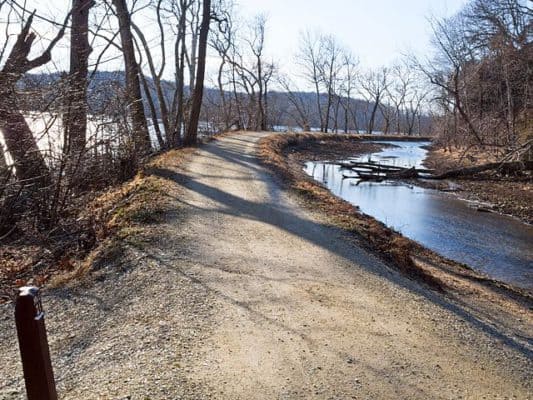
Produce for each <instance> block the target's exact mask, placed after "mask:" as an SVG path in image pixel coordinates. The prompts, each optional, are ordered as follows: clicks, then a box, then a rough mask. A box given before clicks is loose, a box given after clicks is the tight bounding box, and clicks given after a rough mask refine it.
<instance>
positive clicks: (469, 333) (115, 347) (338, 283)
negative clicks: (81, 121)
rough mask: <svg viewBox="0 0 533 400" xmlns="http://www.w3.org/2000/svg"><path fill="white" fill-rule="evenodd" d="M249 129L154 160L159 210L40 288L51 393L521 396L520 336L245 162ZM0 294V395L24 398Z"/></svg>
mask: <svg viewBox="0 0 533 400" xmlns="http://www.w3.org/2000/svg"><path fill="white" fill-rule="evenodd" d="M262 135H264V134H260V133H243V134H239V135H236V136H232V137H226V138H224V139H222V140H219V141H215V142H212V143H210V144H208V145H206V146H203V147H202V148H200V149H199V150H198V152H197V154H196V155H195V157H194V158H193V160H192V161H191V163H190V164H189V165H188V166H187V169H186V170H185V171H181V170H173V169H160V170H159V171H157V173H158V174H160V175H161V176H163V177H165V178H167V179H168V180H169V181H171V182H172V184H173V186H174V189H173V190H172V191H171V192H170V193H169V194H170V195H171V196H173V197H174V198H175V210H173V211H171V212H169V213H168V215H166V218H165V221H164V222H163V223H160V224H158V225H157V226H152V227H150V228H149V229H148V233H147V234H146V235H144V236H143V237H142V238H138V239H136V240H130V241H129V242H128V243H127V244H125V249H126V250H125V253H124V254H123V255H121V256H120V257H113V258H110V260H111V259H112V260H113V262H110V263H108V264H107V265H106V266H105V268H102V269H99V270H97V271H95V272H94V273H93V274H92V275H91V276H90V278H88V279H87V280H86V281H85V282H83V283H82V284H79V285H76V286H72V287H68V288H63V289H56V290H48V291H47V292H46V293H45V296H44V305H45V308H46V310H47V312H48V316H47V324H48V332H49V339H50V342H51V352H52V358H53V363H54V368H55V374H56V378H57V382H58V390H59V392H60V397H61V398H62V399H126V398H131V399H141V400H146V399H210V398H213V399H216V398H219V399H276V398H278V399H309V398H316V399H350V398H360V399H465V398H467V399H481V398H491V399H503V398H513V399H514V398H516V399H528V398H530V397H533V388H532V383H531V382H532V381H533V380H532V375H533V374H532V372H533V364H532V359H531V355H532V352H531V346H527V345H524V344H523V343H524V342H526V343H527V338H526V339H524V338H522V340H520V341H518V340H515V339H516V338H513V337H512V336H509V335H507V334H503V333H501V332H499V331H498V329H497V328H496V326H497V325H495V324H493V323H492V322H490V321H486V320H481V319H479V318H477V317H476V316H474V315H473V314H471V313H469V312H468V311H465V310H463V309H462V308H461V307H460V306H458V305H456V304H454V303H452V302H451V301H448V300H447V299H446V298H445V297H444V296H441V295H438V294H436V293H434V292H432V291H429V290H426V289H425V288H423V287H421V286H420V285H418V284H416V283H414V282H412V281H410V280H408V279H406V278H404V277H402V276H400V275H399V274H397V273H396V272H395V271H393V270H391V269H389V268H387V267H386V266H385V265H383V263H382V262H380V261H379V260H378V259H376V258H375V257H373V256H372V255H370V254H368V253H367V252H366V251H365V250H362V249H360V248H357V247H355V246H354V245H353V244H350V243H349V242H348V241H346V240H344V238H343V236H342V233H341V232H339V231H337V230H336V229H334V228H332V227H329V226H327V225H326V224H325V223H324V222H323V221H322V220H321V219H320V216H317V215H314V214H312V213H309V212H308V211H305V210H303V209H302V208H301V207H299V206H298V202H297V201H296V200H295V199H293V198H292V197H291V196H290V195H288V194H287V193H286V192H285V191H284V190H282V189H281V188H280V187H279V185H278V184H277V183H276V182H275V180H273V179H272V178H271V177H270V175H269V174H268V173H266V172H265V171H264V169H263V167H261V166H260V164H259V163H258V161H257V159H256V157H255V148H256V143H257V140H258V139H259V138H260V137H261V136H262ZM1 307H2V308H0V313H1V314H0V399H2V398H5V399H19V398H24V395H23V393H24V391H23V382H22V380H21V378H20V377H21V370H20V367H19V358H18V350H17V347H16V341H15V339H14V330H13V326H12V325H13V322H12V312H13V309H12V305H3V306H1ZM522 323H523V321H522ZM530 326H531V325H530ZM532 330H533V328H532V329H529V331H530V332H531V331H532ZM530 343H531V342H530Z"/></svg>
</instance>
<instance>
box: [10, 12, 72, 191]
mask: <svg viewBox="0 0 533 400" xmlns="http://www.w3.org/2000/svg"><path fill="white" fill-rule="evenodd" d="M34 16H35V13H32V14H31V15H30V16H29V17H28V19H27V20H26V22H25V23H24V25H23V27H22V30H21V32H20V34H19V35H18V37H17V40H16V42H15V43H14V45H13V47H12V49H11V51H10V53H9V55H8V57H7V59H6V62H5V64H4V67H3V68H2V70H1V71H0V129H1V130H2V132H3V134H4V139H5V142H6V145H7V150H8V152H9V154H10V155H11V157H12V159H13V161H14V163H15V174H16V176H17V179H19V181H22V182H24V183H27V184H30V183H31V184H33V185H35V186H36V187H38V188H45V187H47V186H48V185H49V184H50V181H51V177H50V171H49V169H48V166H47V165H46V163H45V160H44V158H43V156H42V154H41V152H40V150H39V148H38V146H37V142H36V140H35V138H34V137H33V134H32V132H31V130H30V128H29V126H28V123H27V122H26V120H25V119H24V115H23V114H22V112H21V111H20V109H19V107H18V102H17V94H16V89H15V85H16V83H17V82H18V81H19V79H20V78H21V77H22V75H23V74H25V73H26V72H28V71H31V70H32V69H34V68H37V67H40V66H42V65H44V64H46V63H48V62H49V61H50V60H51V54H52V50H53V48H54V47H55V45H56V44H57V42H58V41H59V40H60V39H61V38H62V37H63V35H64V32H65V27H66V23H67V20H65V22H64V24H63V26H62V27H61V29H60V30H59V32H58V33H57V34H56V36H55V37H54V38H53V39H52V41H51V42H50V43H49V45H48V46H47V48H46V49H45V50H44V52H43V53H41V54H40V55H39V56H38V57H35V58H33V59H28V56H29V54H30V51H31V49H32V45H33V42H34V41H35V38H36V35H35V33H33V32H30V29H31V25H32V22H33V18H34ZM67 18H68V16H67Z"/></svg>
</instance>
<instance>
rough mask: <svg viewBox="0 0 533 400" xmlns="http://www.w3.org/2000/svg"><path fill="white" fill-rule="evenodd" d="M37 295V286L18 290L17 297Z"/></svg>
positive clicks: (23, 287)
mask: <svg viewBox="0 0 533 400" xmlns="http://www.w3.org/2000/svg"><path fill="white" fill-rule="evenodd" d="M38 294H39V288H38V287H37V286H22V287H20V288H19V296H32V297H35V296H37V295H38Z"/></svg>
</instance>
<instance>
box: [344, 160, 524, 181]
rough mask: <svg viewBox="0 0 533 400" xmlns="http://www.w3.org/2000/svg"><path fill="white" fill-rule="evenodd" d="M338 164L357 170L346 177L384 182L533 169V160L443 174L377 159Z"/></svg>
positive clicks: (347, 168)
mask: <svg viewBox="0 0 533 400" xmlns="http://www.w3.org/2000/svg"><path fill="white" fill-rule="evenodd" d="M335 164H336V165H339V166H341V167H342V169H345V170H350V171H352V172H355V174H356V175H355V176H351V175H343V178H345V179H350V178H352V179H359V180H360V181H374V182H382V181H384V180H402V179H418V178H422V179H435V180H442V179H453V178H464V177H468V176H473V175H475V174H478V173H481V172H486V171H497V172H499V173H502V174H517V173H521V172H524V171H532V170H533V162H531V161H528V162H520V161H514V162H504V163H489V164H483V165H477V166H474V167H465V168H459V169H454V170H450V171H447V172H444V173H442V174H435V171H433V170H431V169H426V168H415V167H411V168H405V167H398V166H393V165H384V164H380V163H377V162H375V161H370V160H369V161H367V162H358V161H347V162H337V163H335Z"/></svg>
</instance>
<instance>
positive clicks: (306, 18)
mask: <svg viewBox="0 0 533 400" xmlns="http://www.w3.org/2000/svg"><path fill="white" fill-rule="evenodd" d="M237 1H238V7H237V8H239V9H241V10H242V11H241V12H242V14H243V15H244V16H253V15H255V14H258V13H265V14H266V15H267V16H268V24H267V26H268V33H267V47H268V51H269V53H270V54H271V56H272V57H273V58H274V60H275V61H277V62H279V64H280V67H282V68H283V69H284V70H286V69H290V66H289V65H287V64H290V63H292V62H293V59H294V57H293V55H294V53H295V50H296V49H297V47H298V39H299V34H300V32H301V31H304V30H306V29H311V30H314V29H318V30H319V31H321V32H323V33H326V34H333V35H334V36H335V37H336V38H338V39H339V40H340V42H341V43H342V44H343V45H344V46H346V47H348V48H350V49H351V50H352V51H353V53H354V54H355V55H357V56H358V57H359V59H360V61H361V66H362V67H365V68H373V67H379V66H382V65H388V64H390V63H391V62H393V61H394V60H395V59H397V58H398V57H399V56H400V55H401V54H402V53H405V52H413V53H415V54H417V55H422V56H424V55H425V54H426V53H427V52H428V51H429V39H430V36H431V31H430V27H429V23H428V21H427V18H428V17H429V16H432V15H433V16H437V17H444V16H450V15H453V14H454V13H456V12H457V11H458V10H459V9H460V8H461V7H462V6H463V5H464V4H465V3H466V1H465V0H268V1H265V0H237ZM287 67H289V68H287Z"/></svg>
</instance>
